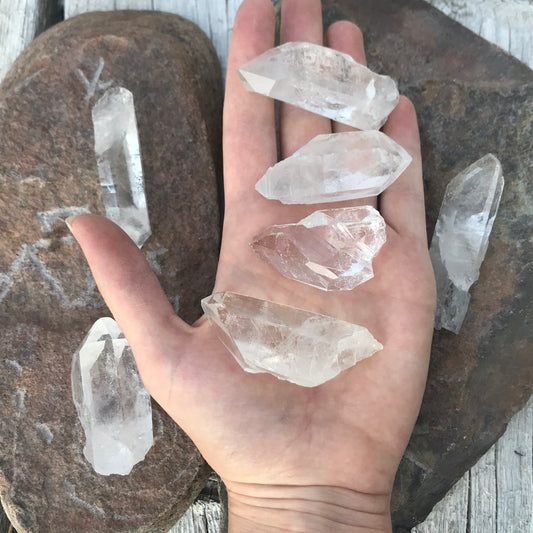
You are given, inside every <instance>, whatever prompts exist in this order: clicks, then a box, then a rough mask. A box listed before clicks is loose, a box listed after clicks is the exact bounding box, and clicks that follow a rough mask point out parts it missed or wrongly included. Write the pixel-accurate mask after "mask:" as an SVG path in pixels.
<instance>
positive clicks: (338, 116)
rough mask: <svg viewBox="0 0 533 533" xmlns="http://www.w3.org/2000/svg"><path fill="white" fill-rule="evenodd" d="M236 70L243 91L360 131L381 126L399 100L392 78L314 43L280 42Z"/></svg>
mask: <svg viewBox="0 0 533 533" xmlns="http://www.w3.org/2000/svg"><path fill="white" fill-rule="evenodd" d="M238 72H239V75H240V77H241V79H242V81H243V83H244V86H245V87H246V88H247V89H248V90H249V91H254V92H257V93H260V94H264V95H265V96H270V97H271V98H275V99H277V100H281V101H282V102H287V103H289V104H292V105H295V106H298V107H301V108H303V109H307V110H308V111H312V112H313V113H317V114H318V115H323V116H325V117H328V118H330V119H331V120H336V121H337V122H342V123H343V124H348V125H349V126H353V127H354V128H359V129H362V130H378V129H379V128H381V126H383V124H384V123H385V121H386V120H387V117H388V116H389V113H390V112H391V111H392V110H393V109H394V108H395V107H396V105H397V104H398V99H399V93H398V87H397V86H396V83H395V82H394V80H393V79H392V78H390V77H389V76H381V75H379V74H376V73H375V72H372V71H371V70H370V69H368V68H367V67H365V66H364V65H361V64H360V63H357V62H356V61H355V60H354V59H353V58H352V57H351V56H349V55H348V54H344V53H342V52H339V51H337V50H333V49H332V48H327V47H325V46H320V45H318V44H312V43H303V42H292V43H286V44H282V45H281V46H277V47H276V48H271V49H270V50H267V51H266V52H264V53H263V54H261V55H260V56H258V57H256V58H255V59H252V60H251V61H250V62H248V63H246V64H245V65H242V66H241V67H240V68H239V69H238Z"/></svg>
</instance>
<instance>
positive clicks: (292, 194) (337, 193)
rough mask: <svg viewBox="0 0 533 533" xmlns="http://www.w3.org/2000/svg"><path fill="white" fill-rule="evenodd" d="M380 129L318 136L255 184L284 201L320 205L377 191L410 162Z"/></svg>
mask: <svg viewBox="0 0 533 533" xmlns="http://www.w3.org/2000/svg"><path fill="white" fill-rule="evenodd" d="M411 159H412V158H411V156H410V155H409V154H408V153H407V152H406V151H405V150H404V149H403V148H402V147H401V146H400V145H399V144H398V143H396V142H395V141H393V140H392V139H391V138H390V137H387V135H385V134H384V133H382V132H380V131H351V132H345V133H330V134H325V135H317V136H316V137H315V138H314V139H312V140H311V141H310V142H308V143H307V144H306V145H304V146H303V147H302V148H300V149H299V150H298V151H296V152H295V153H294V154H293V155H292V156H290V157H288V158H287V159H284V160H283V161H280V162H279V163H277V164H276V165H274V166H273V167H270V168H269V169H268V170H267V172H266V174H265V175H264V176H263V177H262V178H261V179H260V180H259V181H258V182H257V184H256V186H255V188H256V189H257V191H258V192H260V193H261V194H262V195H263V196H264V197H265V198H268V199H271V200H279V201H280V202H282V203H284V204H317V203H325V202H340V201H343V200H354V199H356V198H366V197H368V196H377V195H378V194H380V193H381V192H383V191H384V190H385V189H386V188H387V187H388V186H389V185H390V184H391V183H393V182H394V180H395V179H396V178H398V176H400V175H401V173H402V172H403V171H404V170H405V169H406V168H407V167H408V166H409V164H410V163H411Z"/></svg>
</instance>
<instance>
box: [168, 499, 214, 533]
mask: <svg viewBox="0 0 533 533" xmlns="http://www.w3.org/2000/svg"><path fill="white" fill-rule="evenodd" d="M221 514H222V511H221V507H220V504H219V503H216V502H204V501H201V500H199V501H196V502H194V503H193V504H192V505H191V506H190V507H189V509H188V510H187V512H186V513H185V514H184V515H183V516H182V517H181V519H180V520H179V522H178V523H177V524H176V525H175V526H174V527H173V528H172V529H171V530H170V531H169V532H168V533H219V531H220V517H221Z"/></svg>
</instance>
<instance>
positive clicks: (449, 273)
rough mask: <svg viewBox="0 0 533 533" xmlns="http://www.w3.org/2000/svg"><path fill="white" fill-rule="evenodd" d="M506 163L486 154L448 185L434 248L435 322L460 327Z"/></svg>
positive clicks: (438, 325) (487, 237)
mask: <svg viewBox="0 0 533 533" xmlns="http://www.w3.org/2000/svg"><path fill="white" fill-rule="evenodd" d="M503 184H504V180H503V174H502V167H501V164H500V162H499V161H498V159H497V158H496V157H495V156H494V155H492V154H487V155H486V156H484V157H482V158H481V159H479V160H478V161H476V162H475V163H473V164H472V165H470V166H469V167H468V168H466V169H465V170H463V171H462V172H461V173H459V174H458V175H457V176H455V178H453V179H452V181H450V183H449V184H448V186H447V187H446V193H445V195H444V200H443V202H442V206H441V208H440V212H439V217H438V219H437V224H436V226H435V232H434V234H433V239H432V241H431V247H430V250H429V253H430V256H431V262H432V264H433V269H434V271H435V278H436V280H437V313H436V316H435V328H436V329H441V328H444V329H447V330H449V331H453V332H454V333H459V330H460V329H461V326H462V324H463V320H464V318H465V315H466V311H467V309H468V303H469V302H470V293H469V292H468V290H469V289H470V286H471V285H472V283H474V282H475V281H476V280H477V279H478V278H479V269H480V267H481V263H482V262H483V259H484V258H485V254H486V252H487V247H488V244H489V236H490V232H491V230H492V225H493V223H494V219H495V217H496V213H497V211H498V206H499V204H500V198H501V195H502V191H503Z"/></svg>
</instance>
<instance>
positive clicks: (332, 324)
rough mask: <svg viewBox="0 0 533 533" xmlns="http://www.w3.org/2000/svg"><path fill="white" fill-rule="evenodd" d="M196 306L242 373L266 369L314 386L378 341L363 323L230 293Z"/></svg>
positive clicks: (358, 358) (376, 347) (369, 351)
mask: <svg viewBox="0 0 533 533" xmlns="http://www.w3.org/2000/svg"><path fill="white" fill-rule="evenodd" d="M202 308H203V310H204V312H205V314H206V316H207V318H208V319H209V320H210V321H211V323H212V324H213V325H214V326H215V328H216V332H217V335H218V337H219V339H220V340H221V342H222V343H223V344H224V346H226V348H227V349H228V350H229V351H230V352H231V353H232V354H233V357H235V359H236V361H237V362H238V363H239V364H240V365H241V367H242V368H243V369H244V370H245V371H246V372H251V373H260V372H267V373H270V374H272V375H274V376H276V377H277V378H279V379H283V380H287V381H291V382H292V383H296V384H297V385H301V386H303V387H316V386H317V385H321V384H322V383H325V382H326V381H328V380H330V379H332V378H334V377H335V376H336V375H337V374H339V373H340V372H342V371H343V370H346V369H347V368H350V367H352V366H353V365H355V364H356V363H357V362H358V361H361V360H363V359H366V358H367V357H370V356H371V355H372V354H374V353H375V352H377V351H378V350H381V349H382V348H383V346H382V345H381V344H380V343H379V342H378V341H377V340H376V339H374V337H373V336H372V334H371V333H370V332H369V331H368V330H367V329H366V328H365V327H363V326H358V325H356V324H350V323H349V322H344V321H343V320H338V319H336V318H332V317H329V316H325V315H320V314H317V313H311V312H309V311H304V310H302V309H297V308H296V307H290V306H287V305H280V304H277V303H274V302H270V301H268V300H259V299H257V298H252V297H250V296H243V295H241V294H236V293H233V292H219V293H214V294H212V295H211V296H208V297H207V298H204V299H203V300H202Z"/></svg>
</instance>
